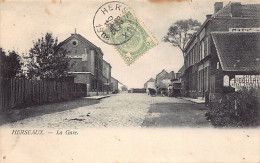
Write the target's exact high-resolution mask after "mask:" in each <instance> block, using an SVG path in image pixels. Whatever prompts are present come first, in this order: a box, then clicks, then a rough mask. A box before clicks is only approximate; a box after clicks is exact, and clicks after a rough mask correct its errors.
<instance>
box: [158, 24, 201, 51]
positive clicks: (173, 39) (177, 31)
mask: <svg viewBox="0 0 260 163" xmlns="http://www.w3.org/2000/svg"><path fill="white" fill-rule="evenodd" d="M200 25H201V23H200V22H198V21H197V20H193V19H188V20H178V21H176V22H175V23H174V24H173V25H171V26H170V27H169V29H168V32H167V34H166V35H165V36H164V39H163V40H164V41H165V42H169V43H171V44H172V45H173V46H176V47H178V48H179V49H180V50H181V51H182V53H183V54H184V48H185V45H186V43H187V42H188V40H189V39H190V38H191V36H192V34H193V33H195V32H196V31H197V30H198V28H199V27H200Z"/></svg>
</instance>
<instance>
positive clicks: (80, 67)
mask: <svg viewBox="0 0 260 163" xmlns="http://www.w3.org/2000/svg"><path fill="white" fill-rule="evenodd" d="M59 47H61V48H63V49H65V50H66V51H67V52H68V54H67V57H68V58H69V59H70V61H69V73H70V74H73V75H74V76H75V78H74V82H75V83H84V84H86V85H87V92H88V95H90V94H89V93H90V92H103V91H107V90H108V89H110V88H108V85H109V86H110V85H111V84H110V83H111V65H110V64H109V63H107V62H106V61H104V60H103V55H104V54H103V52H102V50H101V49H100V48H99V47H97V46H96V45H94V44H93V43H91V42H90V41H89V40H87V39H86V38H84V37H83V36H81V35H80V34H77V33H74V34H71V36H70V37H69V38H67V39H66V40H64V41H63V42H61V43H60V44H59Z"/></svg>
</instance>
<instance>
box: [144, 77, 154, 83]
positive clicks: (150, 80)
mask: <svg viewBox="0 0 260 163" xmlns="http://www.w3.org/2000/svg"><path fill="white" fill-rule="evenodd" d="M154 81H155V80H154V78H151V79H149V80H148V81H147V82H146V83H148V82H154Z"/></svg>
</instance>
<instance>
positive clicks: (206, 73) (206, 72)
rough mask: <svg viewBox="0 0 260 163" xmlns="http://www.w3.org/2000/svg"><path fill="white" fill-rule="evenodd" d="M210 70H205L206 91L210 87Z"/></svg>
mask: <svg viewBox="0 0 260 163" xmlns="http://www.w3.org/2000/svg"><path fill="white" fill-rule="evenodd" d="M208 71H209V68H208V67H206V68H205V91H207V90H208V87H209V83H208V75H209V72H208Z"/></svg>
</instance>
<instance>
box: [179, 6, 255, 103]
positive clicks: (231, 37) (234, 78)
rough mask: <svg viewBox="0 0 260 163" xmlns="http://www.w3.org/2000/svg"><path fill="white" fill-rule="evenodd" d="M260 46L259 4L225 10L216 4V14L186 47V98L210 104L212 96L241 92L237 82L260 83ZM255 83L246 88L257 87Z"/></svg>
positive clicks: (208, 18)
mask: <svg viewBox="0 0 260 163" xmlns="http://www.w3.org/2000/svg"><path fill="white" fill-rule="evenodd" d="M259 45H260V4H245V5H244V4H241V3H240V2H230V3H229V4H227V5H226V6H225V7H223V2H216V3H215V5H214V13H213V14H212V15H207V16H206V20H205V22H204V23H203V24H202V25H201V27H200V28H199V30H198V31H197V32H196V33H195V34H194V35H193V36H192V37H191V39H190V40H189V42H188V43H187V45H186V46H185V49H184V74H183V76H182V82H183V83H182V84H183V88H182V91H183V94H184V96H188V97H193V98H202V99H205V98H206V100H207V99H208V98H209V94H210V93H219V94H221V93H226V92H230V91H234V90H235V89H238V86H239V84H236V83H237V82H238V81H245V80H246V81H249V79H250V81H252V82H258V78H259V75H260V54H259V52H260V46H259ZM240 78H242V79H240ZM251 79H252V80H251ZM252 82H251V83H248V84H247V85H245V84H244V86H249V85H251V86H253V87H258V83H257V84H252ZM240 86H242V85H240Z"/></svg>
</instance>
